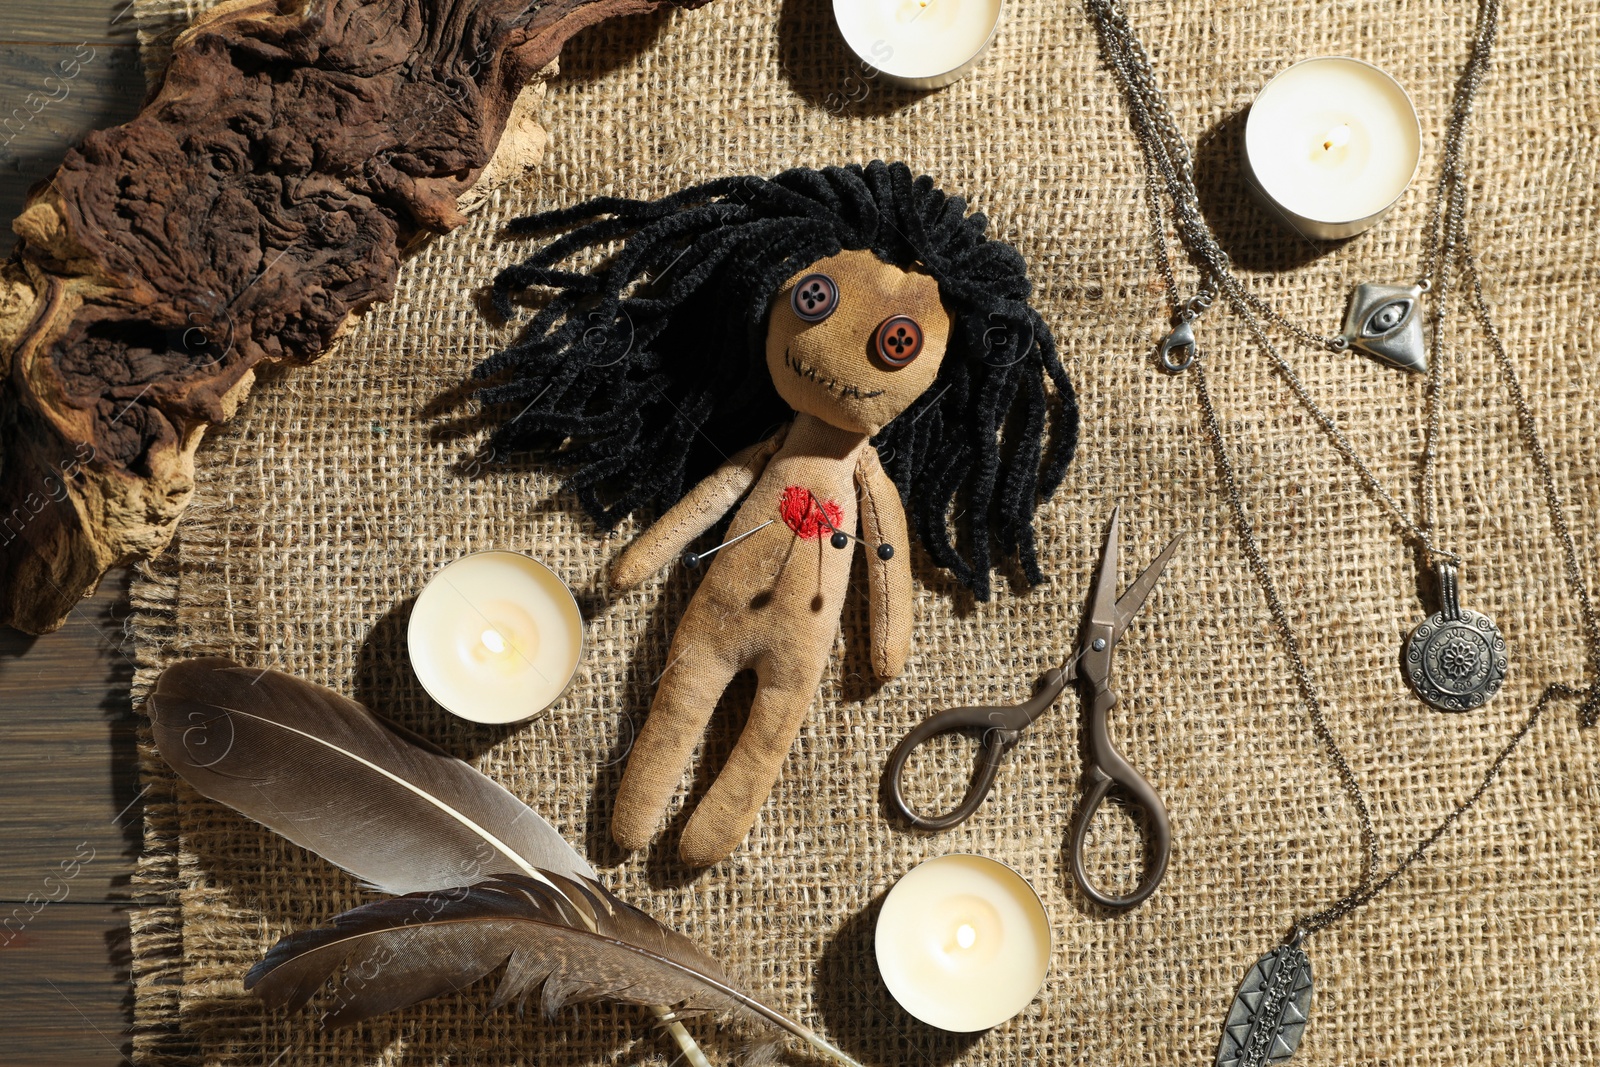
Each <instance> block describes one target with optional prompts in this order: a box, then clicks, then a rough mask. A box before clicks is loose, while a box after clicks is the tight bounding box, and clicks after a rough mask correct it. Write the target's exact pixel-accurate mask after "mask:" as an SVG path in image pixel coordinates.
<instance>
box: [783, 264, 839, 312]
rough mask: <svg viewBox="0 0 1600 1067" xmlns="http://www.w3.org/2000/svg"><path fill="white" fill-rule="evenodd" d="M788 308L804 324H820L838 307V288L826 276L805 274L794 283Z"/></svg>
mask: <svg viewBox="0 0 1600 1067" xmlns="http://www.w3.org/2000/svg"><path fill="white" fill-rule="evenodd" d="M789 306H790V307H792V308H794V313H795V314H796V315H798V316H800V318H801V319H802V320H803V321H805V322H821V321H822V320H823V319H825V318H827V317H828V316H829V315H832V314H833V309H834V308H836V307H838V306H839V286H838V285H837V284H835V282H834V280H833V279H832V278H830V277H828V276H827V275H826V274H807V275H806V276H805V277H804V278H801V279H800V280H799V281H797V282H795V283H794V291H793V292H791V293H790V294H789Z"/></svg>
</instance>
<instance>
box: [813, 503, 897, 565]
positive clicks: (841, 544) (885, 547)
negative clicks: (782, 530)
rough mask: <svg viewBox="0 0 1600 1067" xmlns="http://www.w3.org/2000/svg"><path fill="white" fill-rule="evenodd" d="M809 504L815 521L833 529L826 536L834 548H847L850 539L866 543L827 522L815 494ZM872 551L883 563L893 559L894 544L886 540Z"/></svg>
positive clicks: (825, 513)
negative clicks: (812, 509) (829, 534)
mask: <svg viewBox="0 0 1600 1067" xmlns="http://www.w3.org/2000/svg"><path fill="white" fill-rule="evenodd" d="M809 491H810V490H807V492H809ZM811 506H812V507H813V508H814V509H815V514H816V516H817V522H818V523H820V524H822V525H823V526H826V527H827V528H828V529H830V530H832V531H833V534H832V535H831V536H830V537H829V538H828V544H830V545H832V546H833V547H834V548H848V547H850V542H851V541H858V542H860V543H861V544H866V542H865V541H862V540H861V538H859V537H857V536H856V535H855V534H847V533H845V532H844V531H843V530H841V529H839V527H837V526H835V525H834V524H833V523H831V522H829V521H828V519H827V515H828V513H827V512H826V511H824V510H822V505H821V504H820V503H818V502H817V498H816V495H815V494H812V497H811ZM873 551H874V552H876V553H877V554H878V558H879V559H881V560H883V561H884V562H885V563H887V562H888V561H889V560H891V559H894V546H893V545H891V544H889V543H888V542H887V541H886V542H884V543H883V544H881V545H879V546H878V547H877V548H875V549H873Z"/></svg>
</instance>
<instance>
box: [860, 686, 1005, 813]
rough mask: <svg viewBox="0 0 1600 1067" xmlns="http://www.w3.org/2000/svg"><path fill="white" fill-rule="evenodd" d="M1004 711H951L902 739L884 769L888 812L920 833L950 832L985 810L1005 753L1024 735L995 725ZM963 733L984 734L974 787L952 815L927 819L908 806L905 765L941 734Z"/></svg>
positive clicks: (925, 720) (970, 709)
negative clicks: (902, 783) (920, 747)
mask: <svg viewBox="0 0 1600 1067" xmlns="http://www.w3.org/2000/svg"><path fill="white" fill-rule="evenodd" d="M1001 710H1005V709H999V708H951V709H950V710H949V711H944V712H940V713H939V714H938V715H933V716H930V717H929V718H926V719H924V720H923V721H922V722H920V723H918V724H917V726H916V727H915V728H914V729H913V730H912V731H911V732H910V733H908V734H906V735H905V737H903V738H901V739H900V743H899V744H898V745H896V746H895V749H894V753H893V754H892V755H890V757H889V765H888V766H887V767H885V768H884V774H883V777H884V780H885V782H887V784H888V786H889V799H888V803H889V810H891V811H893V812H894V813H895V814H896V815H898V816H900V817H901V818H902V819H904V820H906V821H907V822H909V823H910V824H911V825H912V826H914V827H916V828H917V829H918V830H948V829H950V827H952V826H958V825H960V824H961V823H964V822H966V821H967V820H968V819H970V818H972V816H973V814H974V813H975V812H977V810H978V809H979V808H980V807H982V806H983V802H984V799H985V798H986V797H988V795H989V790H990V789H991V788H993V786H994V779H995V776H996V775H997V774H999V773H1000V764H1001V763H1003V762H1005V757H1006V753H1007V752H1009V751H1011V746H1013V745H1015V744H1016V743H1017V739H1018V738H1019V737H1021V732H1020V731H1018V730H1008V729H1005V728H1004V727H1001V726H997V725H996V720H995V713H996V712H997V711H1001ZM964 729H981V730H982V731H983V740H982V745H983V747H982V748H981V749H979V751H978V762H977V765H976V766H975V767H974V768H973V771H972V784H971V785H970V786H968V787H967V795H966V796H964V797H962V798H961V803H960V804H959V805H957V806H956V808H955V810H953V811H950V812H947V813H946V814H944V815H924V814H922V813H921V812H919V811H917V810H916V809H915V808H913V807H912V806H911V805H910V804H909V803H907V802H906V798H905V793H904V791H903V790H902V789H901V787H900V779H901V777H902V775H903V774H904V773H905V769H906V761H907V760H908V759H910V758H911V753H912V752H913V751H914V750H915V749H916V748H917V746H918V745H921V744H922V743H923V742H925V741H929V740H931V739H932V738H934V737H937V736H939V735H940V734H946V733H951V732H952V731H955V730H964Z"/></svg>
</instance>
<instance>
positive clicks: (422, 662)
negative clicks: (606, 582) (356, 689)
mask: <svg viewBox="0 0 1600 1067" xmlns="http://www.w3.org/2000/svg"><path fill="white" fill-rule="evenodd" d="M406 646H407V648H408V649H409V650H410V652H411V667H412V669H413V670H414V671H415V672H416V675H417V680H418V681H420V682H421V683H422V687H423V688H424V689H426V690H427V691H428V695H429V696H431V697H432V698H433V699H434V700H437V701H438V702H439V703H440V704H441V705H443V706H444V708H445V709H446V710H447V711H450V712H452V713H454V714H456V715H459V716H461V717H462V718H463V719H470V720H472V721H473V722H484V723H510V722H521V721H522V720H524V719H528V718H532V717H533V716H534V715H537V714H538V713H539V712H541V711H543V710H544V709H546V708H548V707H549V706H550V705H551V704H554V703H555V702H556V700H557V699H559V698H560V696H561V695H562V694H563V693H564V692H566V690H567V686H568V685H569V684H571V681H572V676H573V675H574V674H576V673H577V669H578V656H579V654H580V653H581V651H582V648H583V617H582V615H580V614H579V612H578V602H577V601H576V600H574V599H573V596H572V591H571V590H570V589H568V588H567V587H566V584H565V583H563V582H562V581H561V579H560V578H558V577H556V575H555V573H554V572H553V571H551V570H550V568H548V567H546V566H545V565H544V564H542V563H540V562H539V561H538V560H536V559H533V558H531V557H529V556H524V555H523V554H522V553H520V552H474V553H473V554H472V555H469V556H463V557H462V558H461V559H458V560H456V561H455V562H454V563H452V564H450V565H449V566H447V567H445V568H444V569H443V570H441V571H439V573H438V574H436V575H434V576H433V578H432V579H431V580H430V581H429V582H428V584H427V585H426V586H424V587H423V590H422V592H421V593H420V594H418V596H417V603H416V605H415V606H414V607H413V608H412V610H411V624H410V627H409V628H408V630H407V633H406Z"/></svg>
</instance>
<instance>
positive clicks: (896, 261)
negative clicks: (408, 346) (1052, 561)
mask: <svg viewBox="0 0 1600 1067" xmlns="http://www.w3.org/2000/svg"><path fill="white" fill-rule="evenodd" d="M987 227H988V220H987V219H986V218H985V217H984V216H983V215H982V214H980V213H975V214H973V215H970V216H969V215H967V214H966V202H965V201H964V200H963V199H962V198H960V197H955V196H947V195H946V194H945V193H943V192H941V191H940V190H938V189H936V188H935V187H934V184H933V179H931V178H928V177H921V178H916V179H913V178H912V175H911V171H910V170H909V169H908V168H907V167H906V165H905V164H903V163H895V164H892V165H891V164H885V163H883V162H882V161H874V162H872V163H870V164H868V165H867V166H866V167H862V166H859V165H854V164H852V165H850V166H846V167H829V168H827V169H825V170H813V169H809V168H796V169H794V170H789V171H785V172H784V173H782V174H779V175H778V176H777V177H775V178H771V179H764V178H757V177H736V178H722V179H718V180H715V181H710V182H706V183H704V184H701V185H697V186H694V187H693V188H689V189H684V190H683V191H681V192H678V193H676V194H673V195H671V196H667V197H664V198H662V199H660V200H654V201H643V200H630V199H623V198H616V197H600V198H597V199H594V200H590V201H589V202H587V203H584V204H579V205H577V206H575V207H570V208H565V209H561V210H555V211H546V212H542V213H540V214H537V215H531V216H528V217H527V218H523V219H519V220H517V221H516V222H514V223H512V224H511V227H510V231H511V232H512V233H514V234H523V235H531V234H545V235H547V234H551V233H553V232H555V231H561V230H566V231H567V232H566V233H565V234H563V235H562V236H559V237H557V238H556V239H554V240H552V241H551V242H550V243H549V244H547V245H546V246H545V247H543V248H542V249H540V250H539V251H538V252H537V253H535V254H534V255H533V256H532V257H530V258H529V259H528V260H527V261H525V262H524V263H522V264H521V265H519V266H515V267H509V268H506V269H505V270H502V271H501V272H500V273H499V274H498V275H497V276H496V277H495V281H494V300H495V305H496V307H497V308H498V309H499V311H500V313H501V314H502V315H506V316H509V315H510V314H511V311H512V299H513V297H514V296H516V295H518V294H520V293H522V292H524V291H525V290H528V289H531V288H532V287H535V286H542V287H548V288H553V289H554V290H555V293H554V295H553V297H552V298H551V299H550V300H549V302H548V303H547V304H546V305H545V306H544V307H543V308H542V309H541V310H540V311H539V312H538V313H537V315H536V316H535V317H534V319H533V322H532V323H531V324H530V326H529V327H528V329H527V330H526V332H525V333H524V334H523V336H522V338H521V340H520V341H519V342H518V343H516V344H515V345H512V346H511V347H509V348H507V349H506V350H504V351H503V352H500V353H498V354H496V355H494V356H492V357H491V358H489V359H487V360H485V361H484V362H483V363H482V364H480V365H479V366H478V367H477V368H476V369H475V371H474V375H475V377H478V378H480V379H483V378H494V379H496V381H495V382H494V383H491V384H490V385H489V386H488V387H486V388H485V389H484V391H483V398H484V400H485V401H486V402H487V403H489V404H491V405H502V404H503V405H505V408H504V410H506V411H508V412H512V411H514V412H515V414H514V415H512V416H511V417H510V418H509V420H508V421H506V422H504V423H503V424H502V425H501V426H499V428H498V429H497V430H496V431H495V433H494V435H493V437H492V438H491V440H490V442H489V447H490V448H491V449H493V454H495V455H501V454H504V453H506V452H514V451H522V450H532V451H535V452H538V453H543V454H546V455H548V456H550V457H551V458H552V459H553V460H554V461H556V462H558V463H560V464H561V465H563V466H565V467H566V468H567V469H569V470H570V471H571V474H570V476H569V478H568V486H569V488H571V489H572V490H573V491H575V492H576V494H577V496H578V499H579V500H580V501H581V502H582V504H583V506H584V508H585V509H586V510H587V511H588V512H589V513H590V514H591V515H592V516H593V517H594V519H595V520H596V521H597V522H599V523H600V524H601V525H602V526H603V527H605V528H607V529H609V528H610V527H611V526H613V525H614V524H615V523H616V522H617V521H618V520H619V519H620V518H622V517H623V516H624V515H626V514H628V513H630V512H632V511H633V510H634V509H636V508H638V507H640V506H641V505H644V504H647V503H654V504H657V505H658V506H661V507H667V506H670V505H671V504H672V503H674V502H675V501H677V500H678V499H679V498H680V497H682V496H683V494H684V493H685V492H686V491H687V490H688V489H689V488H690V487H692V486H693V485H694V484H695V483H696V482H697V481H699V479H701V478H702V477H704V476H705V475H706V474H708V473H710V471H711V470H712V469H713V468H714V467H715V466H716V465H717V464H718V463H719V462H721V461H722V460H723V458H724V456H727V455H731V454H732V453H733V452H735V451H736V450H738V449H741V448H744V447H746V446H748V445H750V444H753V443H755V442H757V441H760V440H763V439H764V438H766V437H767V436H770V435H771V434H772V433H773V432H774V431H776V429H777V428H778V427H779V426H780V425H782V424H783V423H785V422H787V421H788V420H790V419H792V418H793V417H794V413H793V411H792V410H790V408H789V407H788V405H787V404H785V403H784V401H783V399H782V398H781V397H780V396H779V395H778V391H777V389H776V388H775V387H774V386H773V384H772V380H771V377H770V375H769V374H768V372H767V365H766V357H765V336H766V321H767V311H768V307H769V304H770V303H771V300H772V297H773V294H774V293H776V292H777V290H778V289H779V288H780V287H781V286H782V285H783V283H784V282H786V281H787V280H788V279H789V278H791V277H792V276H793V275H795V274H797V273H799V271H800V270H802V269H803V268H805V267H807V266H809V265H810V264H812V263H815V262H816V261H817V260H819V259H823V258H825V257H827V256H831V255H835V254H837V253H839V252H841V251H844V250H860V249H871V250H872V252H874V253H875V254H876V255H877V256H878V258H879V259H881V260H883V261H885V262H887V263H890V264H892V265H894V266H897V267H900V268H902V269H908V268H910V267H912V266H913V265H914V264H920V265H921V267H922V269H924V270H925V271H926V272H927V273H929V274H930V275H931V276H932V277H933V278H935V279H936V280H937V281H938V284H939V294H940V297H941V299H942V301H943V303H944V305H945V307H946V308H947V309H948V310H950V311H951V313H952V316H953V320H954V325H953V329H952V331H951V335H950V339H949V342H948V347H947V349H946V353H945V357H944V361H943V364H942V365H941V367H940V370H939V375H938V378H937V379H936V380H935V382H934V384H933V385H932V386H930V387H929V388H928V390H927V391H926V392H925V393H923V395H922V396H921V397H919V398H918V399H917V400H916V401H915V402H914V403H913V404H912V405H911V406H910V407H909V408H908V409H907V410H906V411H905V412H904V413H903V414H901V415H900V417H899V418H897V419H895V420H894V422H892V423H891V424H890V425H889V426H888V427H886V428H885V429H884V430H883V432H882V433H880V434H879V435H878V436H877V437H876V438H875V439H874V440H873V442H872V443H873V444H874V445H875V446H876V447H877V448H878V450H879V453H880V455H881V457H882V460H883V465H884V468H885V470H886V471H887V472H888V474H889V476H890V477H891V478H892V479H893V480H894V482H895V484H896V485H897V486H898V487H899V490H900V496H901V498H902V500H903V501H904V502H905V503H906V505H907V511H908V513H909V514H910V515H911V518H912V524H913V525H914V527H915V529H916V532H917V536H918V538H919V539H920V540H921V541H922V543H923V545H924V546H925V547H926V549H927V551H928V553H929V555H930V556H931V557H932V558H933V559H934V561H935V562H936V563H938V564H939V565H940V566H942V567H945V568H947V569H949V570H950V571H951V572H952V573H953V574H954V575H955V577H956V578H957V579H958V580H960V581H961V582H962V583H963V584H965V585H966V586H968V587H969V588H971V589H972V590H973V592H974V594H975V595H976V597H977V599H979V600H986V599H988V595H989V573H990V570H991V566H992V563H991V551H990V540H991V536H993V538H994V539H995V540H997V541H998V542H999V547H1000V549H1001V551H1002V552H1006V553H1013V552H1014V553H1015V554H1016V556H1017V558H1018V560H1019V562H1020V563H1021V565H1022V568H1023V571H1024V573H1025V574H1026V576H1027V578H1028V580H1029V581H1030V582H1032V583H1034V584H1037V583H1039V582H1041V581H1042V580H1043V576H1042V575H1041V573H1040V571H1039V566H1038V561H1037V558H1036V555H1035V551H1034V541H1033V515H1034V512H1035V510H1036V509H1037V507H1038V501H1039V500H1040V499H1041V498H1043V497H1048V496H1049V495H1050V494H1051V493H1053V492H1054V491H1055V489H1056V487H1057V486H1058V485H1060V483H1061V479H1062V477H1063V476H1064V475H1065V473H1066V469H1067V465H1068V464H1069V463H1070V462H1071V461H1072V454H1073V451H1074V450H1075V448H1076V446H1077V436H1078V408H1077V400H1076V397H1075V394H1074V392H1073V389H1072V384H1071V382H1069V381H1068V380H1067V376H1066V372H1065V371H1064V370H1062V367H1061V362H1060V360H1059V358H1058V357H1057V355H1056V347H1055V341H1054V339H1053V338H1052V337H1051V334H1050V329H1049V327H1048V326H1046V325H1045V323H1044V320H1043V319H1041V318H1040V316H1039V314H1038V312H1036V311H1035V310H1034V309H1033V308H1032V307H1031V306H1030V305H1029V304H1028V302H1027V300H1028V297H1029V295H1030V293H1031V292H1032V285H1031V284H1030V282H1029V281H1028V276H1027V265H1026V263H1025V262H1024V261H1023V258H1022V256H1021V254H1020V253H1018V252H1017V250H1016V249H1014V248H1012V247H1011V246H1010V245H1009V244H1006V243H1005V242H1003V241H996V240H989V239H987V238H986V237H985V236H984V231H985V230H986V228H987ZM616 242H622V247H621V249H620V250H619V251H617V252H616V253H615V254H614V255H612V256H611V257H610V258H609V259H608V260H606V261H604V262H603V263H601V264H600V265H599V266H597V267H595V268H594V269H593V270H592V271H588V272H582V271H573V270H563V269H558V267H557V264H559V263H561V262H563V261H564V260H566V259H568V258H569V257H572V256H573V255H575V254H577V253H580V252H584V251H592V250H598V249H602V248H605V247H608V246H612V245H614V244H615V243H616ZM1046 376H1048V378H1049V379H1050V381H1051V382H1053V383H1054V384H1055V389H1056V394H1057V398H1058V401H1059V403H1058V405H1057V406H1056V408H1055V411H1054V414H1053V415H1052V414H1051V410H1050V409H1051V405H1050V404H1049V400H1048V396H1047V394H1046V390H1045V384H1044V379H1045V377H1046ZM1047 423H1049V424H1050V432H1049V437H1050V438H1051V440H1050V455H1049V457H1048V459H1046V458H1045V450H1046V449H1045V437H1046V424H1047ZM958 507H959V508H960V509H964V512H965V514H966V515H967V517H968V522H967V528H968V530H969V533H968V535H967V536H966V537H964V538H962V540H963V541H964V542H965V543H966V544H965V547H966V549H967V552H966V553H965V554H963V553H962V552H960V551H958V550H957V548H956V546H955V545H954V544H953V543H952V542H951V537H950V527H951V525H952V522H953V519H954V518H959V517H960V514H961V511H960V510H958V511H957V514H956V515H955V516H952V515H951V514H950V513H951V511H952V510H953V509H956V508H958Z"/></svg>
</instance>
